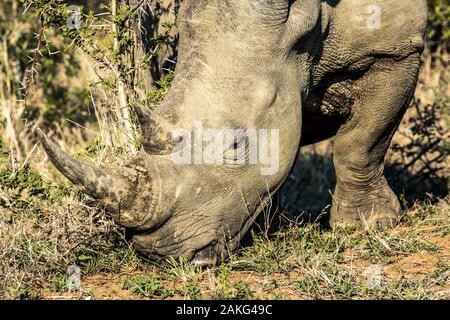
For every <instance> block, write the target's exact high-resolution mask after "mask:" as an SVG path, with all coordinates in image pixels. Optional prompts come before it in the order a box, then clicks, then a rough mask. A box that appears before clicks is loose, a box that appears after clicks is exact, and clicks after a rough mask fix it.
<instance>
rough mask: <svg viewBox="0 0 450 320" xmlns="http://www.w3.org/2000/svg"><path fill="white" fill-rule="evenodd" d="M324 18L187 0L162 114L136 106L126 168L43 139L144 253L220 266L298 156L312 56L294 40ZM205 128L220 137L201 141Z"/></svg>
mask: <svg viewBox="0 0 450 320" xmlns="http://www.w3.org/2000/svg"><path fill="white" fill-rule="evenodd" d="M319 16H320V1H318V0H302V1H293V0H227V1H224V0H185V1H183V3H182V5H181V8H180V12H179V16H178V28H179V33H180V44H179V57H178V64H177V69H176V73H175V74H176V76H175V79H174V81H173V83H172V87H171V89H170V91H169V93H168V95H167V97H166V99H165V101H164V102H163V103H162V104H161V106H160V107H159V108H158V109H157V110H156V111H154V112H148V111H145V110H142V109H141V108H138V109H137V110H136V111H137V114H138V118H139V121H140V122H141V128H142V144H143V149H142V150H141V151H140V152H139V154H138V155H137V156H136V157H135V158H134V159H132V160H130V161H129V162H128V163H127V164H126V165H124V166H123V167H120V168H98V167H94V166H91V165H88V164H85V163H82V162H79V161H77V160H75V159H73V158H71V157H70V156H68V155H67V154H65V153H64V152H63V151H62V150H61V149H60V148H59V147H57V146H56V145H55V144H54V143H52V142H51V141H50V140H49V139H48V138H47V137H46V136H45V135H42V137H43V142H44V148H45V150H46V152H47V153H48V155H49V157H50V159H51V160H52V162H53V163H54V165H55V166H56V167H57V169H58V170H59V171H60V172H61V173H62V174H64V176H66V177H67V178H68V179H69V180H70V181H72V182H73V183H74V184H75V185H76V186H77V187H78V188H79V189H80V190H81V191H83V192H84V193H86V194H88V195H90V196H92V197H94V198H96V199H98V200H99V201H100V202H101V203H103V204H104V205H105V206H106V208H107V211H108V212H109V214H110V215H111V216H112V217H113V218H114V220H115V222H116V223H117V224H119V225H121V226H124V227H126V228H129V230H130V232H131V234H132V239H133V244H134V245H135V246H136V248H137V249H138V250H140V251H142V252H144V253H146V252H148V253H153V254H157V255H161V256H174V257H177V256H184V257H186V258H187V259H191V260H193V261H194V262H195V263H197V264H200V265H210V264H213V263H216V262H218V261H220V260H221V259H223V258H225V257H226V256H228V254H229V253H230V252H232V251H233V250H235V249H236V248H237V246H238V245H239V242H240V240H241V238H242V236H243V235H244V234H245V232H246V231H247V230H248V228H249V227H250V225H251V224H252V222H253V221H254V219H255V217H256V215H257V214H258V213H260V212H261V211H262V210H263V209H264V207H265V206H267V205H268V204H269V203H270V199H271V196H272V195H273V193H274V192H275V191H276V190H277V189H278V188H279V187H280V185H281V184H282V183H283V181H284V180H285V179H286V177H287V175H288V173H289V170H290V168H291V167H292V165H293V163H294V160H295V158H296V154H297V151H298V148H299V143H300V134H301V100H302V92H304V91H305V90H306V89H305V88H306V87H307V86H308V83H309V71H308V69H307V67H306V66H307V64H308V61H309V60H310V59H311V57H310V56H309V55H308V53H307V52H308V50H304V49H301V48H299V47H298V43H299V42H301V43H302V48H304V47H303V44H305V45H306V46H307V45H308V43H309V42H310V40H309V38H310V35H311V34H312V32H313V30H315V29H316V28H315V27H316V26H317V25H318V23H317V22H318V20H319ZM230 130H233V131H232V132H235V133H236V132H239V133H240V134H235V135H234V136H233V137H232V139H226V138H224V139H223V141H225V142H224V143H223V144H222V146H223V148H222V149H220V147H216V149H215V150H216V151H217V150H219V153H217V152H216V153H215V159H216V160H218V158H220V157H222V158H223V159H225V161H224V162H223V163H220V161H217V162H212V163H206V162H207V161H205V157H203V158H202V151H203V155H204V152H205V150H207V149H208V146H209V147H210V146H211V144H212V143H217V139H216V138H217V136H219V137H221V135H220V134H219V133H221V132H222V133H223V132H228V133H229V132H231V131H230ZM199 131H202V132H203V133H204V134H205V133H208V134H209V138H211V137H213V139H209V140H208V139H206V138H205V139H203V140H202V142H200V145H201V147H200V148H198V143H197V144H196V146H194V145H195V141H194V140H195V139H197V138H199V133H198V132H199ZM211 132H214V133H215V134H211ZM249 132H251V133H252V134H253V137H254V136H255V135H256V140H258V143H251V142H252V141H255V139H250V138H251V136H252V135H251V134H248V133H249ZM262 133H264V134H262ZM266 133H267V134H266ZM203 137H205V135H203ZM219 140H222V139H219ZM208 141H209V142H208ZM214 141H215V142H214ZM261 142H264V143H266V142H267V143H266V145H267V148H266V147H265V146H264V143H261ZM219 145H220V144H215V146H219ZM198 149H200V152H199V150H198ZM191 156H192V157H191ZM264 157H265V158H267V157H270V158H271V159H275V160H276V163H268V162H264V161H261V159H262V158H264ZM189 158H190V160H192V161H191V162H190V163H187V162H186V161H174V159H178V160H180V159H184V160H186V159H188V160H189ZM250 158H253V159H258V161H256V162H251V161H249V159H250ZM268 164H270V165H269V166H268Z"/></svg>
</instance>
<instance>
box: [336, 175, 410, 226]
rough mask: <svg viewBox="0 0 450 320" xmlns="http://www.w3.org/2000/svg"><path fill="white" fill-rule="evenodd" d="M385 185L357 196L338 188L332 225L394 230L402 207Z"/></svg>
mask: <svg viewBox="0 0 450 320" xmlns="http://www.w3.org/2000/svg"><path fill="white" fill-rule="evenodd" d="M383 182H384V183H383V184H382V185H381V186H380V187H378V188H376V189H374V190H370V191H368V192H367V193H360V194H359V195H357V196H355V195H354V194H352V193H348V192H342V190H341V189H340V188H339V187H337V188H336V192H335V194H334V200H333V206H332V208H331V218H330V225H331V226H332V228H336V227H338V226H340V225H359V226H362V227H364V228H366V229H371V228H393V227H395V226H396V225H397V223H398V221H399V217H400V214H401V207H400V203H399V201H398V198H397V196H396V195H395V194H394V192H393V191H392V189H391V188H390V187H389V186H388V185H387V182H386V180H385V179H384V178H383Z"/></svg>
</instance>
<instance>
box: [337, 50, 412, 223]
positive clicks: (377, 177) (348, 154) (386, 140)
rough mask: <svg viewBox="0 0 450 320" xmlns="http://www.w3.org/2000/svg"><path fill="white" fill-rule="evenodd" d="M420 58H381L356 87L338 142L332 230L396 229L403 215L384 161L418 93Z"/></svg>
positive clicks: (338, 135)
mask: <svg viewBox="0 0 450 320" xmlns="http://www.w3.org/2000/svg"><path fill="white" fill-rule="evenodd" d="M419 65H420V54H419V53H417V54H412V55H410V56H408V57H406V58H404V59H402V60H400V61H399V60H394V59H388V58H385V59H382V60H379V61H378V62H376V63H375V64H373V65H372V66H371V68H370V70H369V71H367V72H366V73H365V74H364V76H362V77H361V78H360V80H358V81H357V83H356V84H355V87H354V88H355V96H356V100H355V104H354V105H353V107H352V112H351V116H350V118H349V119H348V120H347V122H346V123H345V124H343V125H342V126H341V127H340V129H339V131H338V133H337V135H336V140H335V147H334V148H335V149H334V159H333V161H334V166H335V169H336V176H337V184H336V189H335V192H334V195H333V205H332V209H331V221H330V223H331V226H333V227H335V226H336V225H337V224H339V223H350V224H362V225H363V226H365V227H375V226H387V227H393V226H394V225H395V224H396V222H397V220H398V217H399V215H400V213H401V208H400V203H399V201H398V199H397V196H396V195H395V194H394V192H393V191H392V189H391V188H390V187H389V185H388V183H387V181H386V179H385V176H384V158H385V155H386V152H387V150H388V148H389V145H390V142H391V139H392V137H393V135H394V133H395V131H396V129H397V127H398V125H399V123H400V121H401V119H402V117H403V115H404V113H405V111H406V109H407V107H408V105H409V103H410V101H411V98H412V96H413V93H414V89H415V85H416V81H417V75H418V69H419Z"/></svg>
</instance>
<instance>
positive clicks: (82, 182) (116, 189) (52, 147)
mask: <svg viewBox="0 0 450 320" xmlns="http://www.w3.org/2000/svg"><path fill="white" fill-rule="evenodd" d="M37 132H38V135H39V136H40V138H41V139H42V141H43V146H44V149H45V151H46V152H47V154H48V156H49V158H50V160H51V161H52V162H53V164H54V165H55V167H56V168H57V169H58V170H59V171H60V172H61V173H62V174H63V175H64V176H65V177H66V178H67V179H69V180H70V181H71V182H72V183H73V184H75V186H76V187H77V188H78V189H80V191H82V192H84V193H86V194H88V195H90V196H92V197H94V198H96V199H98V200H102V202H103V203H105V205H107V208H108V211H111V212H116V211H118V210H119V209H120V208H121V207H122V208H123V205H124V204H126V203H128V202H129V201H130V199H128V198H129V195H130V192H129V190H130V187H131V186H130V182H129V181H128V180H127V179H125V178H124V177H121V176H120V175H119V174H115V173H110V172H108V171H107V170H104V169H101V168H98V167H94V166H91V165H88V164H85V163H83V162H80V161H78V160H75V159H74V158H72V157H70V156H69V155H68V154H66V153H65V152H64V151H62V150H61V148H60V147H59V146H57V145H56V144H55V143H53V142H52V141H50V139H49V138H48V137H47V136H46V135H45V134H44V133H43V132H42V130H40V129H38V130H37Z"/></svg>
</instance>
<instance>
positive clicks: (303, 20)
mask: <svg viewBox="0 0 450 320" xmlns="http://www.w3.org/2000/svg"><path fill="white" fill-rule="evenodd" d="M287 2H289V16H288V20H287V22H286V30H285V34H284V41H285V43H286V45H287V46H289V47H292V46H293V45H294V44H295V42H296V41H298V40H300V39H301V38H303V37H304V36H305V35H307V34H309V33H310V32H311V31H312V30H313V29H314V28H315V27H316V26H317V25H318V24H319V22H320V14H321V9H322V5H321V0H292V1H287Z"/></svg>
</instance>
